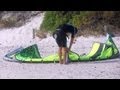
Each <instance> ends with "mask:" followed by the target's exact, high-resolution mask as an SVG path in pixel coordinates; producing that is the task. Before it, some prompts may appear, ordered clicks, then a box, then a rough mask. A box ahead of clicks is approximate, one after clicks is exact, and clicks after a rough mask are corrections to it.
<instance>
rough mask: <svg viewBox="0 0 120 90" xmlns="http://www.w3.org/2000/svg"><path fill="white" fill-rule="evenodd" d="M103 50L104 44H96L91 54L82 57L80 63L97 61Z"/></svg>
mask: <svg viewBox="0 0 120 90" xmlns="http://www.w3.org/2000/svg"><path fill="white" fill-rule="evenodd" d="M102 48H103V44H102V43H98V42H95V43H94V44H93V46H92V49H91V51H90V53H89V54H86V55H80V61H86V60H88V61H89V60H95V59H96V57H97V56H99V55H100V54H101V51H102Z"/></svg>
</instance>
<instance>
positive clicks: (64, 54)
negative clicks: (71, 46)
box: [62, 47, 67, 64]
mask: <svg viewBox="0 0 120 90" xmlns="http://www.w3.org/2000/svg"><path fill="white" fill-rule="evenodd" d="M62 55H63V63H64V64H66V57H67V56H66V55H67V48H66V47H63V48H62Z"/></svg>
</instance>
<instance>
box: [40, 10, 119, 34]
mask: <svg viewBox="0 0 120 90" xmlns="http://www.w3.org/2000/svg"><path fill="white" fill-rule="evenodd" d="M63 23H69V24H73V25H74V26H75V27H77V28H78V29H79V30H80V32H82V33H81V34H82V35H83V34H86V35H88V34H89V35H104V34H105V32H104V28H103V27H104V25H116V26H118V27H120V25H119V23H120V12H119V11H117V12H115V11H47V12H46V13H45V17H44V20H43V23H42V25H41V27H40V30H42V31H49V32H53V31H54V30H55V29H56V27H58V26H59V25H60V24H63ZM113 32H114V30H113ZM81 34H80V35H81Z"/></svg>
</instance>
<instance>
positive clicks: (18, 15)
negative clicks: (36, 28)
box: [0, 11, 42, 29]
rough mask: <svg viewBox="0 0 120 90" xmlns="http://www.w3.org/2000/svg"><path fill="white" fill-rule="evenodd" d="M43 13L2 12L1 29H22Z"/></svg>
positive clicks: (0, 13) (0, 14)
mask: <svg viewBox="0 0 120 90" xmlns="http://www.w3.org/2000/svg"><path fill="white" fill-rule="evenodd" d="M40 13H42V11H0V29H1V28H11V27H20V26H22V25H23V24H25V23H26V22H28V21H29V19H30V18H32V17H34V16H36V15H38V14H40Z"/></svg>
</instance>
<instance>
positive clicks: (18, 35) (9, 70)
mask: <svg viewBox="0 0 120 90" xmlns="http://www.w3.org/2000/svg"><path fill="white" fill-rule="evenodd" d="M42 19H43V17H42V16H37V17H35V18H33V19H31V22H29V23H27V24H26V25H24V26H22V27H20V28H13V29H7V30H1V31H0V79H120V57H118V58H116V59H111V60H104V61H94V62H74V63H69V64H68V65H61V64H59V63H46V64H45V63H44V64H43V63H37V64H36V63H16V62H9V61H5V60H3V57H4V55H5V54H6V53H7V52H9V51H10V50H13V49H14V48H17V47H20V46H24V47H27V46H29V45H32V44H37V45H38V48H39V52H40V54H41V56H42V57H45V56H47V55H50V54H54V53H57V49H58V47H57V44H56V42H55V41H54V39H53V38H52V37H51V36H48V37H47V38H45V39H42V40H41V39H39V38H37V37H36V38H35V39H33V37H32V36H33V34H32V30H33V29H34V28H37V29H38V28H39V25H40V23H41V22H42ZM113 40H114V42H115V44H116V46H117V47H118V49H119V51H120V37H114V38H113ZM105 41H106V37H103V36H101V37H87V38H86V37H82V36H81V37H79V38H77V41H76V43H75V44H74V45H73V46H72V51H75V52H76V53H78V54H83V53H89V52H90V50H91V47H92V44H93V43H94V42H105Z"/></svg>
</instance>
